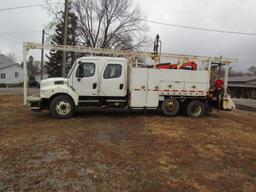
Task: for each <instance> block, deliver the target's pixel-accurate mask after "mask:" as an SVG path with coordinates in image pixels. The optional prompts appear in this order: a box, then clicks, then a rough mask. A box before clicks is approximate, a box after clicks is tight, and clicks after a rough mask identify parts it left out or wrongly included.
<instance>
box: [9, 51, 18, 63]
mask: <svg viewBox="0 0 256 192" xmlns="http://www.w3.org/2000/svg"><path fill="white" fill-rule="evenodd" d="M7 57H8V58H9V59H10V60H11V62H12V63H15V62H16V56H15V54H14V53H8V55H7Z"/></svg>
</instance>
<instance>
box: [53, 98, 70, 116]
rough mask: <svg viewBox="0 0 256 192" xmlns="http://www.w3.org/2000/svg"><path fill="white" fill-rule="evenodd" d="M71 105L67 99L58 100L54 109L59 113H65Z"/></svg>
mask: <svg viewBox="0 0 256 192" xmlns="http://www.w3.org/2000/svg"><path fill="white" fill-rule="evenodd" d="M70 110H71V105H70V103H69V102H68V101H60V102H58V103H57V105H56V111H57V113H58V114H60V115H66V114H68V113H69V112H70Z"/></svg>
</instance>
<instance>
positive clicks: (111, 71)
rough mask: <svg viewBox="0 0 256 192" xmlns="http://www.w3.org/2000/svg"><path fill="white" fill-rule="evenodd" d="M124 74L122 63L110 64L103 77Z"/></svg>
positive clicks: (108, 77) (111, 77) (107, 77)
mask: <svg viewBox="0 0 256 192" xmlns="http://www.w3.org/2000/svg"><path fill="white" fill-rule="evenodd" d="M121 74H122V65H120V64H108V65H107V67H106V69H105V71H104V75H103V78H104V79H114V78H118V77H121Z"/></svg>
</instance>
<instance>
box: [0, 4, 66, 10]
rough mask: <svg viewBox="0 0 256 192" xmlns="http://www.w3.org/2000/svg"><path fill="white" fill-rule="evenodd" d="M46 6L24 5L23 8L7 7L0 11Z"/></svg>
mask: <svg viewBox="0 0 256 192" xmlns="http://www.w3.org/2000/svg"><path fill="white" fill-rule="evenodd" d="M52 4H63V3H52ZM47 5H48V4H37V5H24V6H17V7H7V8H1V9H0V11H10V10H16V9H25V8H34V7H42V6H47Z"/></svg>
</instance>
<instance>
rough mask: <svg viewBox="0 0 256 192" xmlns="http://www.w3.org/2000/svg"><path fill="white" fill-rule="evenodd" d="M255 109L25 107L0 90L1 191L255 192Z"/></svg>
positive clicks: (19, 98)
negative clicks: (169, 113) (73, 110)
mask: <svg viewBox="0 0 256 192" xmlns="http://www.w3.org/2000/svg"><path fill="white" fill-rule="evenodd" d="M255 149H256V113H255V112H247V111H239V110H235V111H232V112H219V113H218V112H213V113H212V114H211V115H210V116H208V117H204V118H201V119H193V118H187V117H183V116H178V117H175V118H168V117H164V116H162V115H160V114H158V113H147V114H145V113H132V114H127V113H97V112H94V113H79V114H78V115H77V116H76V117H74V118H72V119H68V120H58V119H53V118H51V117H50V116H49V114H48V112H42V113H32V112H30V110H29V109H27V108H26V107H24V106H23V105H22V97H21V96H18V95H6V96H0V191H88V192H94V191H152V192H155V191H177V192H179V191H180V192H183V191H189V192H190V191H192V192H193V191H201V192H207V191H212V192H215V191H216V192H217V191H220V192H224V191H228V192H230V191H231V192H238V191H246V192H255V189H256V169H255V168H256V150H255Z"/></svg>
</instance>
